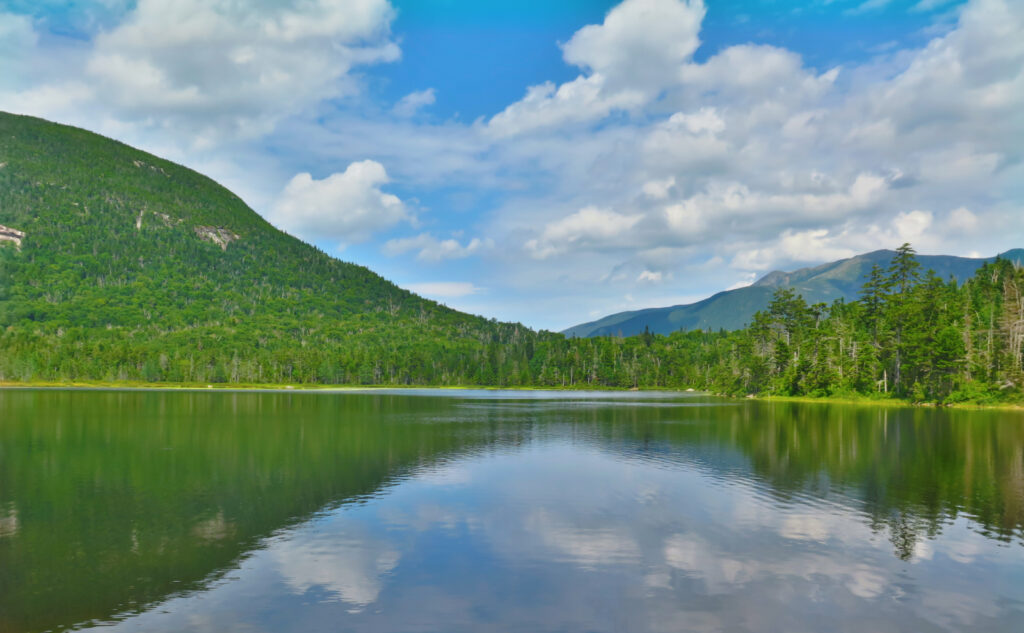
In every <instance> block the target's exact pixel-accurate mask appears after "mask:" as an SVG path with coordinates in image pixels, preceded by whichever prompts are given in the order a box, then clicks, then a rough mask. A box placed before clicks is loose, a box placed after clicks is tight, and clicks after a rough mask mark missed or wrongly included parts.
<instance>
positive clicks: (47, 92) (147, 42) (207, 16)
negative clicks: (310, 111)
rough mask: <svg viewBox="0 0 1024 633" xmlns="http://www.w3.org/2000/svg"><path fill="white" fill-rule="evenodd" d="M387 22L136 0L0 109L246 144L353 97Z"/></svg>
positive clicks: (328, 9)
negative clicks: (322, 104) (86, 113)
mask: <svg viewBox="0 0 1024 633" xmlns="http://www.w3.org/2000/svg"><path fill="white" fill-rule="evenodd" d="M393 17H394V10H393V9H392V7H391V5H390V4H389V3H388V2H387V0H352V1H351V2H344V3H338V2H330V1H329V0H289V1H285V2H280V3H258V4H245V3H238V2H234V1H233V0H140V1H139V2H138V3H137V4H136V5H135V7H134V9H133V10H132V11H131V12H130V13H128V14H127V16H126V17H125V18H124V19H123V20H122V21H121V22H120V23H119V24H116V25H114V26H113V28H110V29H108V30H103V31H101V32H99V34H98V35H97V36H96V37H95V39H94V40H93V41H92V42H91V48H90V50H88V51H85V54H84V55H83V54H82V51H74V52H73V54H70V55H69V56H68V59H66V60H65V61H66V62H67V64H66V67H65V68H64V74H63V75H62V74H59V73H56V74H55V75H54V76H52V77H49V78H48V79H47V81H46V82H45V83H41V84H38V85H35V86H33V87H32V88H31V89H30V90H28V91H21V92H19V93H16V94H6V95H0V106H2V107H4V108H5V109H16V110H22V111H26V113H27V114H35V115H43V116H52V117H54V118H67V117H70V118H72V119H74V118H75V113H76V112H80V111H81V110H82V109H89V110H93V109H95V110H98V111H100V112H102V115H101V116H100V117H97V118H100V119H102V118H103V117H104V116H105V117H109V118H114V119H116V120H119V121H123V122H131V123H134V124H136V125H140V126H143V127H147V128H157V129H159V128H163V129H173V130H175V131H176V132H177V133H178V134H181V133H182V132H185V131H187V132H190V133H191V134H192V135H193V141H195V142H196V144H197V145H199V146H200V147H202V146H208V145H210V144H213V143H215V142H218V141H220V140H223V139H233V138H251V137H256V136H260V135H262V134H265V133H267V132H268V131H270V130H271V129H272V128H273V126H274V124H275V123H276V122H277V121H278V120H280V119H281V118H282V117H284V116H288V115H290V114H294V113H296V112H298V111H301V110H302V109H303V108H306V107H309V106H310V105H313V104H315V103H317V102H319V101H322V100H323V99H326V98H329V97H338V96H345V95H350V94H353V93H355V92H356V91H357V90H358V86H357V84H356V82H355V80H354V79H353V78H352V77H351V76H350V74H349V73H350V71H351V70H352V69H353V68H354V67H356V66H359V65H365V64H373V63H378V62H389V61H395V60H397V59H398V58H399V56H400V51H399V48H398V46H397V45H396V44H395V43H394V42H392V41H391V40H390V34H389V26H390V22H391V20H392V18H393ZM0 22H2V21H0ZM171 25H173V28H172V27H171Z"/></svg>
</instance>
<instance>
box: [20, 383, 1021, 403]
mask: <svg viewBox="0 0 1024 633" xmlns="http://www.w3.org/2000/svg"><path fill="white" fill-rule="evenodd" d="M4 388H7V389H145V390H180V391H195V390H208V389H211V390H212V389H218V390H221V391H292V390H294V391H376V390H382V389H397V390H401V389H445V390H457V389H474V390H481V391H633V390H631V389H628V388H625V387H604V386H582V385H577V386H573V387H569V386H566V387H562V386H553V387H543V386H541V387H522V386H507V387H500V386H494V385H323V384H302V383H296V384H272V383H262V384H261V383H238V384H234V383H183V382H144V381H131V380H116V381H104V380H80V381H79V380H76V381H28V382H18V381H0V389H4ZM640 391H678V392H690V393H696V394H700V395H715V394H709V393H706V392H704V391H700V390H697V391H690V390H688V389H686V388H668V387H644V388H642V389H640ZM722 397H727V396H722ZM735 399H737V400H742V399H748V400H757V401H759V402H797V403H806V404H843V405H858V406H872V407H894V408H899V407H937V408H953V409H969V410H970V409H974V410H1005V411H1024V403H1020V402H1003V403H984V404H981V403H974V402H958V403H952V404H936V403H915V402H911V401H910V400H907V399H904V398H891V397H879V396H862V395H857V394H852V395H842V396H824V397H812V396H747V397H746V398H739V397H737V398H735Z"/></svg>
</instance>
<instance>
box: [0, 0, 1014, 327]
mask: <svg viewBox="0 0 1024 633" xmlns="http://www.w3.org/2000/svg"><path fill="white" fill-rule="evenodd" d="M1022 4H1024V3H1019V2H1015V1H1014V0H970V1H969V2H964V1H961V0H903V1H901V0H810V1H807V2H790V1H783V0H705V2H700V1H699V0H626V1H625V2H621V3H618V2H608V1H605V0H563V1H561V2H548V1H541V0H518V1H513V0H494V1H490V2H479V1H471V0H392V1H391V2H388V0H349V1H347V2H331V1H328V0H304V1H302V2H300V1H298V0H280V1H278V0H252V1H251V2H249V3H238V2H231V1H228V0H173V1H172V0H137V1H126V0H95V1H93V2H85V1H79V2H56V1H45V0H44V1H38V0H34V1H31V2H30V1H28V0H0V69H3V72H0V109H4V110H9V111H16V112H22V113H26V114H33V115H36V116H42V117H45V118H49V119H53V120H57V121H61V122H66V123H70V124H74V125H79V126H82V127H85V128H88V129H92V130H95V131H97V132H100V133H103V134H106V135H109V136H113V137H115V138H118V139H121V140H124V141H126V142H128V143H131V144H134V145H137V146H139V147H142V148H144V149H147V150H149V151H153V152H154V153H158V154H160V155H163V156H166V157H168V158H171V159H172V160H176V161H179V162H182V163H184V164H186V165H188V166H190V167H193V168H195V169H198V170H200V171H202V172H204V173H207V174H209V175H211V176H212V177H214V178H216V179H217V180H219V181H220V182H222V183H224V184H225V185H226V186H228V187H229V188H231V189H232V190H234V191H236V192H237V193H239V195H241V196H242V197H243V198H244V199H245V200H246V201H247V202H248V203H249V204H250V205H251V206H252V207H253V208H254V209H255V210H256V211H258V212H259V213H261V214H263V215H264V216H265V217H267V218H268V219H269V220H270V221H271V222H273V223H274V224H276V225H277V226H279V227H281V228H283V229H285V230H287V231H289V232H291V233H293V234H295V235H297V236H299V237H301V238H302V239H305V240H307V241H310V242H312V243H315V244H317V245H318V246H320V247H321V248H323V249H324V250H326V251H327V252H329V253H332V254H335V255H336V256H338V257H340V258H342V259H345V260H349V261H354V262H357V263H359V264H363V265H366V266H369V267H370V268H372V269H374V270H376V271H378V272H380V273H381V274H383V275H384V276H385V277H387V278H389V279H392V280H393V281H395V282H397V283H399V284H400V285H403V286H405V287H408V288H410V289H413V290H415V291H417V292H420V293H422V294H425V295H427V296H430V297H432V298H436V299H438V300H440V301H443V302H445V303H447V304H449V305H452V306H454V307H457V308H460V309H465V310H468V311H471V312H475V313H480V314H484V315H485V316H488V317H496V318H499V319H502V320H517V321H522V322H524V323H526V324H528V325H530V326H532V327H538V328H549V329H562V328H565V327H568V326H570V325H573V324H575V323H578V322H582V321H585V320H590V319H592V318H595V317H599V316H603V315H605V314H608V313H612V312H616V311H621V310H627V309H637V308H642V307H650V306H657V305H670V304H673V303H681V302H688V301H692V300H696V299H700V298H702V297H705V296H708V295H710V294H712V293H714V292H716V291H718V290H721V289H723V288H727V287H736V286H739V285H743V284H747V283H750V282H751V281H752V280H753V279H755V278H757V277H758V276H760V275H762V274H764V273H766V272H768V271H769V270H771V269H778V268H781V269H792V268H797V267H802V266H807V265H812V264H816V263H821V262H823V261H829V260H832V259H836V258H839V257H844V256H849V255H851V254H854V253H858V252H863V251H867V250H873V249H875V248H885V247H888V248H892V247H895V246H898V245H899V243H902V242H903V241H911V242H912V243H913V244H914V245H915V246H916V247H917V248H918V250H919V251H921V252H935V253H939V252H942V253H954V254H961V255H975V254H976V255H985V256H988V255H992V254H995V253H996V252H1000V251H1003V250H1007V249H1009V248H1013V247H1019V246H1024V222H1022V221H1021V219H1022V217H1024V216H1022V215H1021V212H1022V200H1024V192H1022V186H1021V184H1020V183H1021V182H1024V177H1022V176H1024V173H1022V171H1024V170H1022V168H1021V164H1022V161H1021V158H1024V156H1022V154H1024V114H1022V112H1024V70H1022V69H1024V44H1021V42H1024V15H1022V14H1024V9H1022V6H1021V5H1022ZM994 227H998V230H994Z"/></svg>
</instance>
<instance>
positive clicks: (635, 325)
mask: <svg viewBox="0 0 1024 633" xmlns="http://www.w3.org/2000/svg"><path fill="white" fill-rule="evenodd" d="M895 254H896V252H895V251H890V250H881V251H874V252H872V253H866V254H864V255H857V256H856V257H851V258H849V259H841V260H839V261H836V262H831V263H828V264H822V265H820V266H814V267H812V268H801V269H800V270H796V271H793V272H789V273H787V272H782V271H775V272H771V273H768V274H767V275H765V276H764V277H762V278H761V279H759V280H757V281H756V282H755V283H754V284H753V285H751V286H747V287H746V288H737V289H736V290H726V291H724V292H719V293H718V294H716V295H713V296H711V297H708V298H707V299H704V300H703V301H698V302H697V303H690V304H686V305H677V306H670V307H667V308H648V309H646V310H634V311H632V312H620V313H618V314H612V315H610V316H606V317H604V318H602V319H598V320H597V321H591V322H589V323H583V324H580V325H575V326H573V327H571V328H569V329H567V330H564V331H563V333H564V334H565V335H566V336H580V337H587V336H608V335H614V336H633V335H635V334H641V333H643V331H644V328H649V329H650V331H651V332H654V333H656V334H669V333H671V332H675V331H677V330H696V329H701V330H719V329H725V330H738V329H740V328H742V327H744V326H746V325H747V324H749V323H750V321H751V319H752V318H753V316H754V313H755V312H757V311H758V310H764V309H765V308H767V307H768V303H769V302H770V301H771V297H772V294H774V293H775V290H776V289H778V288H786V287H789V288H793V289H794V290H795V291H796V292H797V294H800V295H802V296H803V298H804V299H805V300H806V301H807V302H808V303H829V304H831V303H832V302H833V301H835V300H836V299H839V298H842V299H844V300H846V301H852V300H854V299H856V298H857V297H858V296H859V295H860V289H861V286H863V285H864V281H865V280H866V279H867V275H868V273H869V272H870V271H871V266H872V265H873V264H878V265H879V266H881V267H882V268H886V267H887V266H888V265H889V262H890V261H891V260H892V257H893V255H895ZM999 257H1001V258H1003V259H1009V260H1013V261H1017V262H1024V249H1020V248H1017V249H1013V250H1011V251H1007V252H1005V253H1002V254H1000V255H999ZM917 259H918V261H920V262H921V265H922V267H923V268H924V270H929V269H931V270H934V271H935V272H936V273H937V274H938V275H939V276H940V277H942V278H943V279H948V278H949V277H950V276H952V277H955V278H956V279H957V280H958V281H960V282H963V281H964V280H965V279H967V278H969V277H971V276H972V275H974V273H975V271H977V270H978V268H980V267H981V265H982V264H984V263H985V262H991V261H995V259H996V258H995V257H988V258H985V259H975V258H969V257H954V256H951V255H918V257H917Z"/></svg>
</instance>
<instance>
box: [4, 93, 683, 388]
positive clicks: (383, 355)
mask: <svg viewBox="0 0 1024 633" xmlns="http://www.w3.org/2000/svg"><path fill="white" fill-rule="evenodd" d="M0 226H2V227H4V228H3V229H0V238H2V237H4V236H7V237H8V239H0V332H2V334H0V381H3V380H6V381H42V380H56V381H64V380H94V381H124V380H142V381H150V382H161V381H171V382H199V383H225V382H230V383H324V384H374V385H380V384H392V385H408V384H421V385H422V384H435V385H451V384H482V385H498V384H502V385H530V384H537V383H538V381H542V380H543V381H545V384H547V383H550V384H562V383H566V382H575V383H581V384H597V383H598V382H601V383H602V384H608V385H625V384H627V383H629V384H632V383H634V382H636V380H638V379H639V377H638V371H639V370H638V367H639V365H640V364H642V363H644V362H646V363H647V364H653V363H654V360H653V359H651V358H648V359H647V360H646V361H640V360H637V359H635V358H630V359H629V362H630V363H631V364H630V367H629V368H627V367H626V365H625V360H626V356H625V354H624V353H623V352H622V350H621V346H609V345H608V344H606V343H605V342H597V343H595V344H592V345H587V346H579V345H573V344H572V343H570V342H568V341H566V339H565V338H564V337H563V336H561V335H559V334H552V333H536V332H533V331H531V330H529V329H528V328H525V327H523V326H522V325H519V324H513V323H498V322H495V321H491V320H487V319H484V318H482V317H477V316H472V315H467V314H463V313H460V312H457V311H455V310H451V309H449V308H447V307H445V306H442V305H439V304H437V303H435V302H433V301H429V300H426V299H423V298H421V297H418V296H416V295H414V294H412V293H410V292H407V291H405V290H402V289H401V288H398V287H397V286H395V285H394V284H392V283H390V282H388V281H387V280H385V279H383V278H381V277H380V276H378V275H376V274H375V273H373V272H371V271H369V270H367V269H366V268H364V267H361V266H356V265H353V264H349V263H345V262H341V261H338V260H337V259H334V258H332V257H330V256H328V255H326V254H325V253H323V252H321V251H319V250H317V249H316V248H314V247H312V246H309V245H308V244H305V243H303V242H301V241H299V240H297V239H295V238H293V237H291V236H289V235H286V234H285V233H282V232H281V231H278V230H277V229H275V228H274V227H272V226H271V225H270V224H268V223H267V222H266V221H264V220H263V219H262V218H261V217H260V216H259V215H258V214H257V213H255V212H254V211H252V210H251V209H249V208H248V207H247V206H246V205H245V204H244V203H243V202H242V201H241V200H240V199H239V198H238V197H236V196H235V195H233V194H232V193H231V192H230V191H228V190H226V189H225V188H223V187H221V186H219V185H218V184H216V183H215V182H213V181H212V180H210V179H209V178H206V177H205V176H202V175H200V174H198V173H196V172H194V171H191V170H189V169H186V168H184V167H181V166H179V165H176V164H174V163H171V162H168V161H165V160H162V159H160V158H158V157H155V156H152V155H150V154H147V153H145V152H141V151H138V150H136V149H133V148H131V147H128V146H126V145H124V144H122V143H118V142H115V141H112V140H110V139H107V138H104V137H101V136H99V135H96V134H93V133H90V132H86V131H84V130H80V129H76V128H72V127H68V126H63V125H58V124H54V123H50V122H47V121H43V120H40V119H36V118H32V117H24V116H15V115H10V114H4V113H0ZM599 366H600V368H601V370H600V371H598V369H597V367H599ZM680 380H681V378H680Z"/></svg>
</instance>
